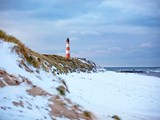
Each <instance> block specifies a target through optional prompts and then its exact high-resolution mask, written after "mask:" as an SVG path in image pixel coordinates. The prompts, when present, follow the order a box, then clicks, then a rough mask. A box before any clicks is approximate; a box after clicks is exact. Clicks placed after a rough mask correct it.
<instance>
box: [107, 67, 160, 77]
mask: <svg viewBox="0 0 160 120" xmlns="http://www.w3.org/2000/svg"><path fill="white" fill-rule="evenodd" d="M104 68H105V69H106V70H107V71H115V72H121V73H137V74H144V75H149V76H156V77H160V67H104Z"/></svg>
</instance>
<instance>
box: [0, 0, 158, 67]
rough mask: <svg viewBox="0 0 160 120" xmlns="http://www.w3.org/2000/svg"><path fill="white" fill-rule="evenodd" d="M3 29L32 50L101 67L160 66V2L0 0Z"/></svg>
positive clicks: (0, 22) (131, 0) (136, 0)
mask: <svg viewBox="0 0 160 120" xmlns="http://www.w3.org/2000/svg"><path fill="white" fill-rule="evenodd" d="M0 29H2V30H4V31H6V32H7V33H8V34H11V35H13V36H15V37H17V38H18V39H20V40H21V41H22V42H23V43H25V45H26V46H28V47H30V48H31V49H33V50H35V51H37V52H40V53H48V54H58V55H63V56H65V49H66V48H65V40H66V38H67V37H69V38H70V42H71V56H72V57H83V58H87V59H91V60H93V61H95V62H96V63H98V64H99V65H101V66H160V0H0Z"/></svg>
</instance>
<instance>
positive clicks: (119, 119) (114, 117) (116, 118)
mask: <svg viewBox="0 0 160 120" xmlns="http://www.w3.org/2000/svg"><path fill="white" fill-rule="evenodd" d="M112 118H113V119H114V120H121V118H120V117H118V116H117V115H113V116H112Z"/></svg>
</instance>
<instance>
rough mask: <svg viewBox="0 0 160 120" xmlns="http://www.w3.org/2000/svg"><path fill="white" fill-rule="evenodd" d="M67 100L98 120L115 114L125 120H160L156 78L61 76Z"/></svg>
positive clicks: (159, 80) (112, 74) (101, 74)
mask: <svg viewBox="0 0 160 120" xmlns="http://www.w3.org/2000/svg"><path fill="white" fill-rule="evenodd" d="M61 78H63V79H65V80H66V83H67V85H68V87H69V91H70V94H67V97H69V98H71V99H72V100H73V101H74V102H77V103H79V104H80V105H82V106H83V107H84V108H86V109H89V110H90V111H93V112H94V113H95V114H96V115H97V116H98V117H99V119H100V120H105V119H108V116H113V115H118V116H120V117H121V118H122V120H123V119H127V120H128V119H129V120H139V119H144V120H150V119H151V118H152V119H153V118H154V119H155V118H157V119H160V94H159V93H160V78H156V77H150V76H144V75H139V74H126V73H115V72H110V71H106V72H99V73H90V74H87V73H80V74H78V73H72V74H69V75H61Z"/></svg>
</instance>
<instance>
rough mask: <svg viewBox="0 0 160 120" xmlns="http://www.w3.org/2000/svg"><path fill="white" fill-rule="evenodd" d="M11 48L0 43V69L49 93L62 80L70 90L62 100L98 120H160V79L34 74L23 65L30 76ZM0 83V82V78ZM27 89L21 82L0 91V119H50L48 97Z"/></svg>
mask: <svg viewBox="0 0 160 120" xmlns="http://www.w3.org/2000/svg"><path fill="white" fill-rule="evenodd" d="M14 46H15V44H13V43H7V42H3V41H1V40H0V69H2V70H5V71H7V72H8V73H9V74H13V75H15V76H16V77H19V75H21V76H24V77H26V78H27V79H28V80H30V81H31V82H32V83H33V85H36V86H38V87H41V88H42V89H44V90H45V91H47V92H49V93H51V94H58V92H57V90H56V89H55V88H56V87H58V86H59V85H60V84H61V83H60V80H65V81H66V84H67V86H68V89H69V91H70V93H67V94H66V98H70V99H71V100H72V101H73V102H74V103H76V104H79V105H80V106H82V107H83V108H84V109H85V110H89V111H91V112H92V113H94V114H95V115H96V117H97V118H98V120H113V119H112V118H111V116H113V115H118V116H119V117H120V118H122V120H151V119H154V120H158V119H160V94H159V93H160V78H157V77H152V76H144V75H140V74H129V73H128V74H126V73H115V72H111V71H105V72H97V73H93V72H92V73H69V74H67V75H66V74H61V75H56V76H53V74H52V73H51V72H46V71H44V70H42V69H39V73H37V72H35V71H36V69H35V68H34V67H33V66H31V65H28V64H27V63H26V64H27V65H28V67H29V68H30V69H31V70H33V71H34V72H33V73H30V72H27V71H26V70H25V69H22V68H20V67H19V66H18V64H19V62H18V61H19V60H21V59H22V58H21V57H19V56H18V55H17V54H16V53H15V52H14V51H11V49H12V48H13V47H14ZM53 69H55V68H54V67H53ZM0 81H3V80H2V79H1V78H0ZM30 87H31V86H29V85H27V84H25V83H22V84H20V85H18V86H8V85H7V86H5V87H3V88H0V119H2V120H11V119H13V120H14V119H16V120H21V119H24V120H35V119H39V120H44V119H47V120H51V119H52V118H51V116H50V115H49V111H51V109H50V108H49V107H48V104H49V103H50V102H49V101H48V99H49V96H36V97H33V96H31V95H29V94H28V93H27V92H26V90H27V89H29V88H30ZM13 101H15V102H19V101H22V102H23V105H24V106H23V107H21V106H15V105H13ZM55 118H56V117H55ZM56 119H57V120H68V119H67V118H56Z"/></svg>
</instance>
